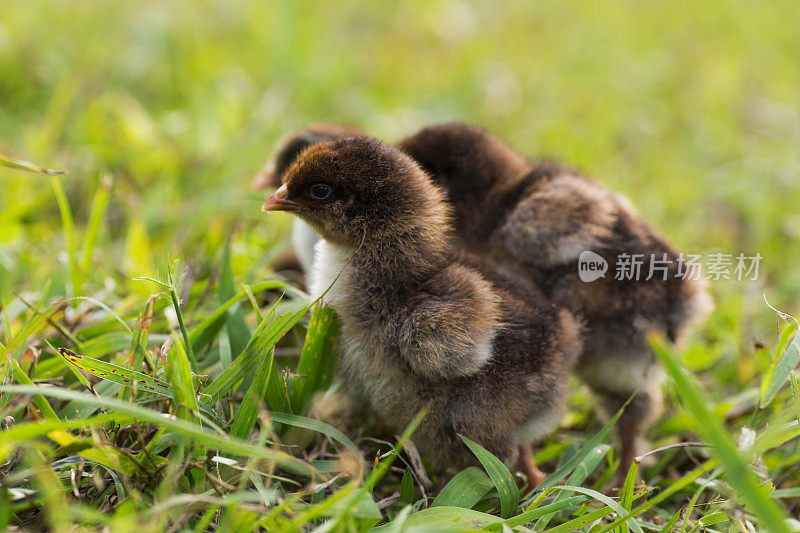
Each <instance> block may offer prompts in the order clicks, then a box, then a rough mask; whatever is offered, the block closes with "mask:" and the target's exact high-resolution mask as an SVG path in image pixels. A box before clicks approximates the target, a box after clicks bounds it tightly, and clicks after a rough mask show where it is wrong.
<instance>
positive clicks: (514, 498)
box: [461, 436, 519, 518]
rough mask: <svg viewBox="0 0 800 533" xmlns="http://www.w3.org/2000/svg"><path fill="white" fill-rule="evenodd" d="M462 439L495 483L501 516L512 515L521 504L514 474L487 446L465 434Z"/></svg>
mask: <svg viewBox="0 0 800 533" xmlns="http://www.w3.org/2000/svg"><path fill="white" fill-rule="evenodd" d="M461 440H463V441H464V443H465V444H466V445H467V447H468V448H469V449H470V450H471V451H472V453H473V454H475V457H477V458H478V461H480V462H481V464H482V465H483V468H484V469H485V470H486V473H487V474H489V477H490V478H491V480H492V483H494V486H495V488H496V489H497V494H498V495H499V496H500V516H502V517H503V518H508V517H510V516H511V515H513V514H514V511H516V510H517V505H518V504H519V489H517V484H516V483H515V482H514V476H512V475H511V472H509V471H508V468H506V465H504V464H503V462H502V461H501V460H500V459H498V458H497V457H495V456H494V455H493V454H492V453H490V452H489V451H488V450H487V449H486V448H484V447H483V446H481V445H480V444H478V443H477V442H474V441H472V440H470V439H468V438H467V437H464V436H462V437H461Z"/></svg>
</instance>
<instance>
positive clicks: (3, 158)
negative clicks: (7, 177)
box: [0, 154, 67, 176]
mask: <svg viewBox="0 0 800 533" xmlns="http://www.w3.org/2000/svg"><path fill="white" fill-rule="evenodd" d="M0 166H4V167H8V168H15V169H17V170H27V171H28V172H36V173H38V174H47V175H49V176H57V175H59V174H66V173H67V171H66V170H51V169H49V168H44V167H40V166H39V165H36V164H34V163H29V162H28V161H23V160H22V159H14V158H13V157H8V156H7V155H3V154H0Z"/></svg>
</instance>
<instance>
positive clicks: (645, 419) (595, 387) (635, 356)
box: [577, 350, 664, 481]
mask: <svg viewBox="0 0 800 533" xmlns="http://www.w3.org/2000/svg"><path fill="white" fill-rule="evenodd" d="M597 355H600V354H597ZM604 355H605V354H604ZM577 369H578V374H579V375H580V377H581V378H582V380H583V381H584V382H585V383H586V384H587V385H588V386H589V387H590V388H591V389H592V392H593V393H594V394H595V395H597V396H598V397H599V400H600V401H601V403H602V406H603V411H604V414H605V415H606V416H609V417H610V416H613V415H614V414H615V413H616V412H617V411H618V410H619V409H620V408H621V407H622V406H623V405H625V402H627V401H628V399H629V398H631V396H633V399H631V401H630V403H629V404H628V405H627V406H626V407H625V410H624V411H623V413H622V416H621V417H620V419H619V421H618V422H617V431H618V433H619V436H620V445H621V448H622V449H621V454H620V456H621V462H620V466H619V470H617V476H618V479H619V480H620V481H624V480H625V477H626V476H627V474H628V470H629V469H630V466H631V464H633V460H634V458H635V457H636V456H637V455H639V454H641V453H642V452H643V451H644V450H642V449H640V448H641V447H642V443H643V442H644V433H645V431H646V430H647V428H649V427H650V425H651V424H652V423H653V422H655V420H656V419H657V418H658V415H659V414H660V413H661V407H662V393H661V384H662V382H663V379H664V374H663V371H662V370H661V368H660V367H659V366H658V365H657V364H656V363H655V361H654V360H653V359H652V356H651V355H650V354H649V353H648V352H647V351H645V350H642V351H635V352H633V353H631V352H628V353H626V354H625V353H623V354H622V355H618V356H616V357H614V356H608V355H605V356H604V357H596V358H595V359H590V360H585V361H582V362H581V363H579V364H578V367H577Z"/></svg>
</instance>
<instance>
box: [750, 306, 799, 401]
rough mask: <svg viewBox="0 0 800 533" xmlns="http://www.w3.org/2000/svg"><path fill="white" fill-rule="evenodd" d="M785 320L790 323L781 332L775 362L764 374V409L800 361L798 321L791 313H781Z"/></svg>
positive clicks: (761, 399)
mask: <svg viewBox="0 0 800 533" xmlns="http://www.w3.org/2000/svg"><path fill="white" fill-rule="evenodd" d="M778 316H780V317H781V318H782V319H783V320H785V321H786V322H788V323H789V327H787V328H786V329H785V330H784V332H783V333H782V334H781V337H780V340H779V342H778V346H777V348H776V354H775V358H774V361H773V363H772V364H771V365H770V367H769V368H768V369H767V371H766V372H765V374H764V379H763V380H762V381H761V388H760V391H759V397H760V398H759V402H758V403H759V407H760V408H761V409H764V408H765V407H767V406H768V405H769V404H770V402H772V400H773V398H775V395H777V394H778V391H780V390H781V387H783V386H784V385H785V384H786V382H787V381H788V380H789V377H790V375H791V373H792V370H794V368H795V367H796V366H797V364H798V363H800V335H798V334H797V330H798V326H799V325H798V323H797V320H795V318H794V317H793V316H791V315H787V314H786V313H780V314H779V315H778Z"/></svg>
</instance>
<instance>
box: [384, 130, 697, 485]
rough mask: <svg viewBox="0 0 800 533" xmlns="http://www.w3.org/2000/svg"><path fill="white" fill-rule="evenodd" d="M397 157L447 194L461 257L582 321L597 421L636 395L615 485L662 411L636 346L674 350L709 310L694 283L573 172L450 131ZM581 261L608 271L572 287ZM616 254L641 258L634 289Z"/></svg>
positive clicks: (611, 197)
mask: <svg viewBox="0 0 800 533" xmlns="http://www.w3.org/2000/svg"><path fill="white" fill-rule="evenodd" d="M397 146H398V147H399V148H400V149H401V150H403V151H405V152H406V153H408V154H409V155H411V157H413V158H414V159H415V160H416V161H417V162H418V163H419V164H420V165H421V166H422V168H423V169H425V170H426V171H427V172H428V173H430V175H431V176H432V179H433V180H434V182H435V183H437V184H438V185H441V186H442V187H444V189H445V190H446V191H447V195H448V200H449V201H450V203H451V204H452V205H453V207H454V210H455V221H456V222H455V224H456V232H457V234H458V236H459V238H460V239H461V240H462V242H463V243H464V244H466V246H467V247H468V248H469V249H471V250H473V251H474V252H475V253H478V254H481V255H482V256H484V257H489V258H491V260H492V262H493V263H494V264H496V265H502V267H504V268H506V269H508V270H509V271H511V272H513V273H515V274H516V275H521V276H522V277H524V278H525V279H528V280H531V281H533V282H534V283H535V284H536V286H538V287H540V288H542V289H543V290H544V292H545V293H546V295H547V296H548V297H549V298H552V299H553V300H554V301H555V302H556V303H557V304H558V305H560V306H564V307H565V308H567V309H570V310H571V311H572V312H573V313H574V314H575V315H576V316H578V317H580V318H582V319H583V320H584V326H585V327H584V330H583V331H584V335H583V344H584V351H583V353H582V354H581V357H580V361H579V362H578V364H577V365H576V371H577V374H578V375H579V376H580V377H581V378H582V379H583V381H584V382H585V383H587V384H588V385H589V387H590V388H591V389H592V390H593V391H594V392H595V393H597V394H598V395H599V396H600V399H601V400H602V402H603V404H604V406H605V408H606V410H607V411H609V412H610V413H613V412H615V411H616V410H618V409H619V408H620V407H621V406H622V405H623V404H624V402H625V401H626V400H627V399H628V398H629V397H630V396H631V395H632V394H633V393H636V396H635V397H634V399H633V400H632V402H631V404H630V405H628V407H627V408H626V410H625V412H624V414H623V415H622V418H621V419H620V421H619V422H618V430H619V432H620V437H621V441H622V442H621V444H622V457H621V459H622V461H621V465H620V466H621V467H620V470H619V472H620V475H621V476H623V477H624V476H625V474H626V473H627V471H628V468H629V467H630V465H631V463H632V461H633V459H634V457H635V456H636V455H637V454H638V453H640V452H639V450H638V449H637V447H638V442H639V441H640V438H641V437H642V435H643V433H644V431H645V430H646V429H647V428H648V427H649V425H651V424H652V422H653V421H654V420H655V418H657V416H658V415H659V413H660V411H661V404H662V394H661V383H662V380H663V373H662V371H661V369H660V367H659V366H658V365H657V363H656V361H655V359H654V356H653V354H652V353H651V351H650V350H649V349H648V345H647V342H646V335H647V333H648V332H651V331H655V332H658V333H660V334H662V335H664V336H665V337H666V338H667V339H669V340H670V341H672V342H676V343H677V342H679V341H680V340H681V338H682V337H683V335H684V333H685V332H686V331H687V329H688V327H689V326H690V325H691V324H692V323H695V322H697V321H698V320H700V319H702V318H704V316H705V315H706V314H707V313H708V312H709V311H710V310H711V308H712V307H713V304H712V301H711V299H710V297H709V296H708V294H707V293H706V292H705V287H704V284H703V282H701V281H695V280H691V279H688V278H687V279H683V278H682V276H680V275H679V269H680V268H682V267H683V266H685V265H681V264H680V261H679V254H678V253H677V252H676V251H675V249H674V248H673V247H672V246H670V245H669V243H667V241H666V240H665V239H664V238H663V237H662V236H661V235H659V234H658V233H657V232H656V231H655V230H654V229H653V228H652V227H650V226H649V225H648V224H647V223H646V222H645V221H643V220H642V219H641V218H639V217H638V215H637V214H636V213H635V211H634V209H633V207H632V206H631V204H630V202H629V201H628V200H627V199H626V198H625V197H623V196H621V195H619V194H616V193H614V192H612V191H610V190H609V189H607V188H606V187H605V186H603V185H601V184H600V183H598V182H596V181H593V180H591V179H589V178H587V177H585V176H582V175H581V174H580V173H578V172H577V171H575V170H572V169H569V168H565V167H562V166H560V165H558V164H555V163H553V162H541V161H538V162H537V161H529V160H527V159H525V158H523V157H522V156H520V155H519V154H517V153H516V152H515V151H514V150H512V149H511V148H510V147H509V146H507V145H506V144H504V143H503V142H501V141H500V140H499V139H498V138H497V137H495V136H493V135H491V134H490V133H488V132H486V131H485V130H482V129H480V128H477V127H473V126H469V125H466V124H459V123H453V124H444V125H440V126H433V127H429V128H425V129H423V130H421V131H420V132H418V133H417V134H415V135H412V136H410V137H408V138H406V139H403V140H402V141H400V142H399V143H398V144H397ZM587 250H588V251H591V252H594V253H595V254H597V255H599V256H601V257H602V258H603V260H605V261H606V262H607V264H608V269H609V270H608V272H606V274H605V276H604V277H602V278H599V279H597V280H595V281H591V282H584V281H581V278H580V276H579V268H578V261H579V257H580V255H581V253H582V252H584V251H587ZM624 254H627V255H628V256H629V257H630V256H634V255H635V254H641V259H642V265H641V267H640V268H641V275H640V276H639V279H616V277H617V276H616V275H615V270H616V265H617V264H618V260H621V258H623V257H624ZM654 259H655V261H653V260H654ZM662 260H664V261H665V262H664V263H660V261H662ZM651 266H652V267H653V270H652V272H653V276H652V277H651V279H649V280H648V279H646V278H647V277H648V276H649V274H650V272H651V270H650V269H651ZM661 267H663V268H664V269H663V270H662V269H661ZM620 277H623V278H624V277H625V276H620Z"/></svg>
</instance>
